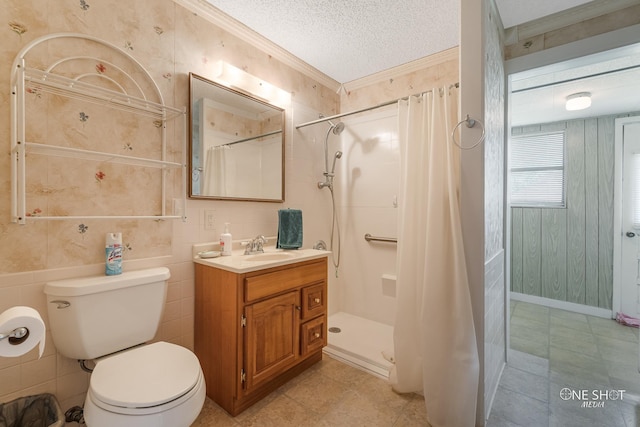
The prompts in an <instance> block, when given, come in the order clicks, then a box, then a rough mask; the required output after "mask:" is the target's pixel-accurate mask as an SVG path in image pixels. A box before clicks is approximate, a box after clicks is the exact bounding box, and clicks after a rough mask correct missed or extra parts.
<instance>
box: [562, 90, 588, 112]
mask: <svg viewBox="0 0 640 427" xmlns="http://www.w3.org/2000/svg"><path fill="white" fill-rule="evenodd" d="M590 106H591V93H589V92H579V93H574V94H572V95H569V96H567V103H566V105H565V108H566V109H567V111H576V110H584V109H585V108H589V107H590Z"/></svg>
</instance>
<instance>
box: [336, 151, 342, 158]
mask: <svg viewBox="0 0 640 427" xmlns="http://www.w3.org/2000/svg"><path fill="white" fill-rule="evenodd" d="M335 156H336V159H339V158H340V157H342V151H336V154H335Z"/></svg>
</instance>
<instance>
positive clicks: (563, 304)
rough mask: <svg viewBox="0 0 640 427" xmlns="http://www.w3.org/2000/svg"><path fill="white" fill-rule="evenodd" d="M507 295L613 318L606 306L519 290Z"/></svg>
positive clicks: (546, 305) (576, 311)
mask: <svg viewBox="0 0 640 427" xmlns="http://www.w3.org/2000/svg"><path fill="white" fill-rule="evenodd" d="M509 295H510V297H511V299H512V300H514V301H522V302H529V303H532V304H538V305H543V306H545V307H551V308H558V309H560V310H567V311H573V312H574V313H580V314H587V315H589V316H596V317H602V318H604V319H613V318H614V316H613V311H611V310H607V309H606V308H600V307H592V306H590V305H583V304H576V303H573V302H568V301H559V300H555V299H551V298H545V297H538V296H535V295H527V294H521V293H519V292H510V293H509Z"/></svg>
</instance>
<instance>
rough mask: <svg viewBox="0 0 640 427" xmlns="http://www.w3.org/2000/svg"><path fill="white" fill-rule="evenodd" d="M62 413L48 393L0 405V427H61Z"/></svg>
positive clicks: (53, 397)
mask: <svg viewBox="0 0 640 427" xmlns="http://www.w3.org/2000/svg"><path fill="white" fill-rule="evenodd" d="M64 425H65V422H64V413H63V412H62V409H61V408H60V405H59V404H58V401H57V400H56V398H55V396H54V395H52V394H49V393H44V394H37V395H35V396H27V397H20V398H18V399H16V400H12V401H11V402H7V403H0V427H63V426H64Z"/></svg>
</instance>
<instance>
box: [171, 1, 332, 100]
mask: <svg viewBox="0 0 640 427" xmlns="http://www.w3.org/2000/svg"><path fill="white" fill-rule="evenodd" d="M173 1H174V2H175V3H176V4H178V5H180V6H182V7H184V8H185V9H187V10H190V11H191V12H193V13H195V14H196V15H197V16H200V17H202V18H203V19H206V20H207V21H209V22H211V23H212V24H214V25H216V26H218V27H220V28H222V29H223V30H225V31H227V32H229V33H231V34H233V35H234V36H236V37H238V38H240V39H241V40H244V41H245V42H247V43H249V44H251V45H252V46H254V47H256V48H257V49H260V50H261V51H263V52H265V53H267V54H268V55H271V56H272V57H273V58H275V59H277V60H278V61H280V62H282V63H283V64H285V65H288V66H289V67H291V68H293V69H294V70H296V71H299V72H301V73H302V74H304V75H306V76H307V77H310V78H311V79H313V80H315V81H317V82H318V83H320V84H322V85H324V86H326V87H328V88H329V89H332V90H334V91H336V92H337V91H338V90H339V89H340V88H341V85H340V83H339V82H337V81H336V80H334V79H332V78H331V77H329V76H327V75H326V74H324V73H323V72H321V71H320V70H318V69H317V68H315V67H312V66H311V65H309V64H307V63H306V62H304V61H302V60H301V59H300V58H298V57H297V56H294V55H292V54H291V53H290V52H289V51H287V50H285V49H283V48H281V47H280V46H278V45H277V44H275V43H273V42H272V41H270V40H269V39H267V38H265V37H263V36H262V35H260V34H258V33H257V32H255V31H254V30H252V29H251V28H249V27H247V26H246V25H244V24H243V23H241V22H240V21H237V20H236V19H233V18H232V17H230V16H229V15H227V14H225V13H223V12H222V11H221V10H220V9H218V8H216V7H214V6H212V5H211V4H210V3H208V2H207V1H206V0H173Z"/></svg>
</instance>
